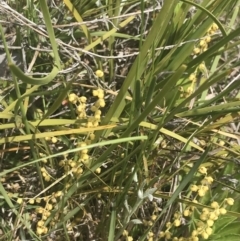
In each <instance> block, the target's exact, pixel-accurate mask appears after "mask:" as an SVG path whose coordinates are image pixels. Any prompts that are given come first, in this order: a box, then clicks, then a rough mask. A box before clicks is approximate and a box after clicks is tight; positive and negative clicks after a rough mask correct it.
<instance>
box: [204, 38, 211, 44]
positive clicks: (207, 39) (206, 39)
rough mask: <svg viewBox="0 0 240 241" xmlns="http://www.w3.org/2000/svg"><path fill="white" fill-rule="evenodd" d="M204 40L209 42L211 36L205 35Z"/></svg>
mask: <svg viewBox="0 0 240 241" xmlns="http://www.w3.org/2000/svg"><path fill="white" fill-rule="evenodd" d="M204 40H205V41H206V42H207V43H209V42H211V40H212V39H211V37H210V36H206V37H205V38H204Z"/></svg>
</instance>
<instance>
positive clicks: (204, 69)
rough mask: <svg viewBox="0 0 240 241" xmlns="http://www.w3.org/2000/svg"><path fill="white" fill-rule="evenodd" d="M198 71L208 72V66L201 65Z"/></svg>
mask: <svg viewBox="0 0 240 241" xmlns="http://www.w3.org/2000/svg"><path fill="white" fill-rule="evenodd" d="M198 69H199V70H200V71H201V72H203V73H204V72H205V71H206V66H205V64H199V66H198Z"/></svg>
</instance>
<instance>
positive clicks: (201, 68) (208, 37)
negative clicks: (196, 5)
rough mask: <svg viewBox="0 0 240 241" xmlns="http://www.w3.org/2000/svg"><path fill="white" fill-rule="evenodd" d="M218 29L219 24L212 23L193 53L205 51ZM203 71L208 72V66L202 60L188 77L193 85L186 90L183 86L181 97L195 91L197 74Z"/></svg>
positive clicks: (197, 53) (195, 54)
mask: <svg viewBox="0 0 240 241" xmlns="http://www.w3.org/2000/svg"><path fill="white" fill-rule="evenodd" d="M217 30H218V26H217V24H215V23H213V24H212V25H211V27H210V28H209V29H208V30H207V33H206V35H205V36H204V37H203V38H202V39H201V40H200V41H199V42H198V44H197V46H196V47H195V48H194V49H193V55H194V56H197V55H199V54H201V53H203V52H205V51H206V50H207V49H208V45H209V43H210V42H211V40H212V38H211V35H213V34H214V33H216V31H217ZM199 71H200V72H202V73H206V66H205V63H204V62H202V63H201V64H200V65H199V66H198V67H197V68H196V70H195V71H194V73H191V74H190V75H189V77H188V79H189V80H190V81H191V85H190V86H189V87H187V89H186V90H184V89H183V88H181V89H180V92H182V93H181V97H182V98H183V97H185V98H186V97H188V96H190V95H191V94H192V93H193V91H194V86H195V83H196V81H197V77H196V76H197V74H198V72H199Z"/></svg>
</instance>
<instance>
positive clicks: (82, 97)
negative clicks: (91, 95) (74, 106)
mask: <svg viewBox="0 0 240 241" xmlns="http://www.w3.org/2000/svg"><path fill="white" fill-rule="evenodd" d="M79 100H80V101H81V102H82V103H86V102H87V98H86V97H85V96H81V97H80V98H79Z"/></svg>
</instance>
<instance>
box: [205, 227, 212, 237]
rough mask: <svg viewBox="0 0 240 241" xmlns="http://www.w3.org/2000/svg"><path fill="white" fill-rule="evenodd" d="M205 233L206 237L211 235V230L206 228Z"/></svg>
mask: <svg viewBox="0 0 240 241" xmlns="http://www.w3.org/2000/svg"><path fill="white" fill-rule="evenodd" d="M205 231H206V233H207V234H208V235H211V234H212V228H210V227H207V228H206V230H205Z"/></svg>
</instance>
